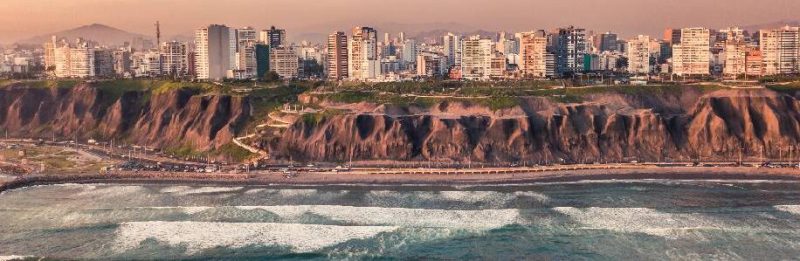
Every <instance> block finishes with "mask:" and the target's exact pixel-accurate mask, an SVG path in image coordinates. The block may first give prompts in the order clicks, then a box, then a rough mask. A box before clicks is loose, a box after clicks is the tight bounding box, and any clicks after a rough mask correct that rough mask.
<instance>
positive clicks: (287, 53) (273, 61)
mask: <svg viewBox="0 0 800 261" xmlns="http://www.w3.org/2000/svg"><path fill="white" fill-rule="evenodd" d="M299 62H300V59H299V58H298V57H297V53H296V52H295V51H294V49H292V48H291V47H286V46H284V47H270V49H269V69H270V70H271V71H273V72H276V73H277V74H278V75H280V76H281V78H284V79H294V78H297V77H298V76H299V74H300V72H299V70H298V69H299V68H300V63H299Z"/></svg>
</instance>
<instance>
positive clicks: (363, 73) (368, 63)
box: [347, 27, 380, 81]
mask: <svg viewBox="0 0 800 261" xmlns="http://www.w3.org/2000/svg"><path fill="white" fill-rule="evenodd" d="M377 34H378V32H377V31H376V30H375V29H372V28H370V27H356V28H354V29H353V36H352V38H351V39H350V42H349V44H348V46H347V54H348V56H349V60H348V62H349V65H348V72H349V74H350V76H349V79H350V80H354V81H365V80H369V79H372V78H375V77H377V76H378V75H379V74H380V60H379V59H378V36H377Z"/></svg>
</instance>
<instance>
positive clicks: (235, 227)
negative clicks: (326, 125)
mask: <svg viewBox="0 0 800 261" xmlns="http://www.w3.org/2000/svg"><path fill="white" fill-rule="evenodd" d="M395 229H397V227H391V226H329V225H306V224H276V223H217V222H161V221H154V222H131V223H123V224H121V225H120V227H119V228H118V229H117V233H116V240H115V242H116V243H115V246H116V247H117V250H119V251H125V250H129V249H134V248H136V247H138V246H139V243H140V242H142V241H144V240H146V239H150V238H154V239H156V240H158V241H160V242H163V243H167V244H169V245H183V246H186V247H187V251H188V252H189V254H191V253H196V252H198V251H200V250H203V249H208V248H214V247H230V248H241V247H244V246H248V245H268V246H288V247H291V249H292V251H295V252H311V251H316V250H320V249H322V248H324V247H327V246H332V245H335V244H339V243H342V242H346V241H348V240H353V239H365V238H370V237H374V236H376V235H377V234H379V233H383V232H390V231H394V230H395Z"/></svg>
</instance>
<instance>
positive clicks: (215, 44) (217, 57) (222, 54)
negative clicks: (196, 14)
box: [195, 24, 236, 80]
mask: <svg viewBox="0 0 800 261" xmlns="http://www.w3.org/2000/svg"><path fill="white" fill-rule="evenodd" d="M195 44H196V49H195V56H196V59H195V66H196V68H195V73H196V74H197V79H201V80H221V79H223V78H225V77H226V76H227V74H228V71H229V70H231V69H233V65H235V62H236V35H235V34H234V32H232V30H231V29H230V28H228V27H227V26H225V25H216V24H214V25H209V26H207V27H204V28H200V29H198V30H197V31H196V32H195Z"/></svg>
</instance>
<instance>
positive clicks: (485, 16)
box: [0, 0, 800, 43]
mask: <svg viewBox="0 0 800 261" xmlns="http://www.w3.org/2000/svg"><path fill="white" fill-rule="evenodd" d="M0 2H2V4H3V5H4V6H3V7H2V8H0V42H4V43H8V42H12V41H15V40H20V39H23V38H27V37H30V36H34V35H41V34H46V33H50V32H55V31H61V30H64V29H70V28H73V27H77V26H81V25H86V24H91V23H101V24H106V25H110V26H113V27H117V28H120V29H123V30H127V31H131V32H137V33H144V34H148V35H149V34H152V33H151V32H152V30H153V29H152V28H153V26H152V24H153V23H154V22H155V21H156V20H160V21H161V24H162V31H163V32H164V34H165V35H177V34H190V33H191V32H192V30H193V29H195V28H197V27H199V26H201V25H204V24H209V23H224V24H228V25H230V26H237V27H238V26H245V25H251V26H254V27H256V28H264V27H267V26H268V25H272V24H275V25H278V26H280V27H284V28H286V29H287V30H288V32H289V34H290V35H291V34H296V35H299V34H302V33H327V32H329V31H332V30H345V29H346V28H349V27H351V26H353V25H357V24H361V25H377V24H385V23H399V24H424V23H457V24H463V25H465V26H469V27H472V28H476V29H478V28H479V29H486V30H501V29H502V30H507V31H522V30H531V29H540V28H552V27H555V26H561V25H569V24H575V25H578V26H582V27H586V28H588V29H593V30H597V31H608V30H612V31H615V32H619V33H621V34H623V35H625V36H629V35H633V34H639V33H643V34H650V35H653V36H656V35H657V34H658V36H660V32H661V31H662V30H663V29H664V28H666V27H682V26H706V27H712V28H721V27H725V26H728V25H752V24H761V23H768V22H775V21H779V20H785V19H792V20H794V19H797V18H798V16H797V10H800V0H558V1H555V0H547V1H543V0H399V1H385V0H224V1H223V0H0ZM379 29H380V28H379ZM430 29H437V28H430Z"/></svg>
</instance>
